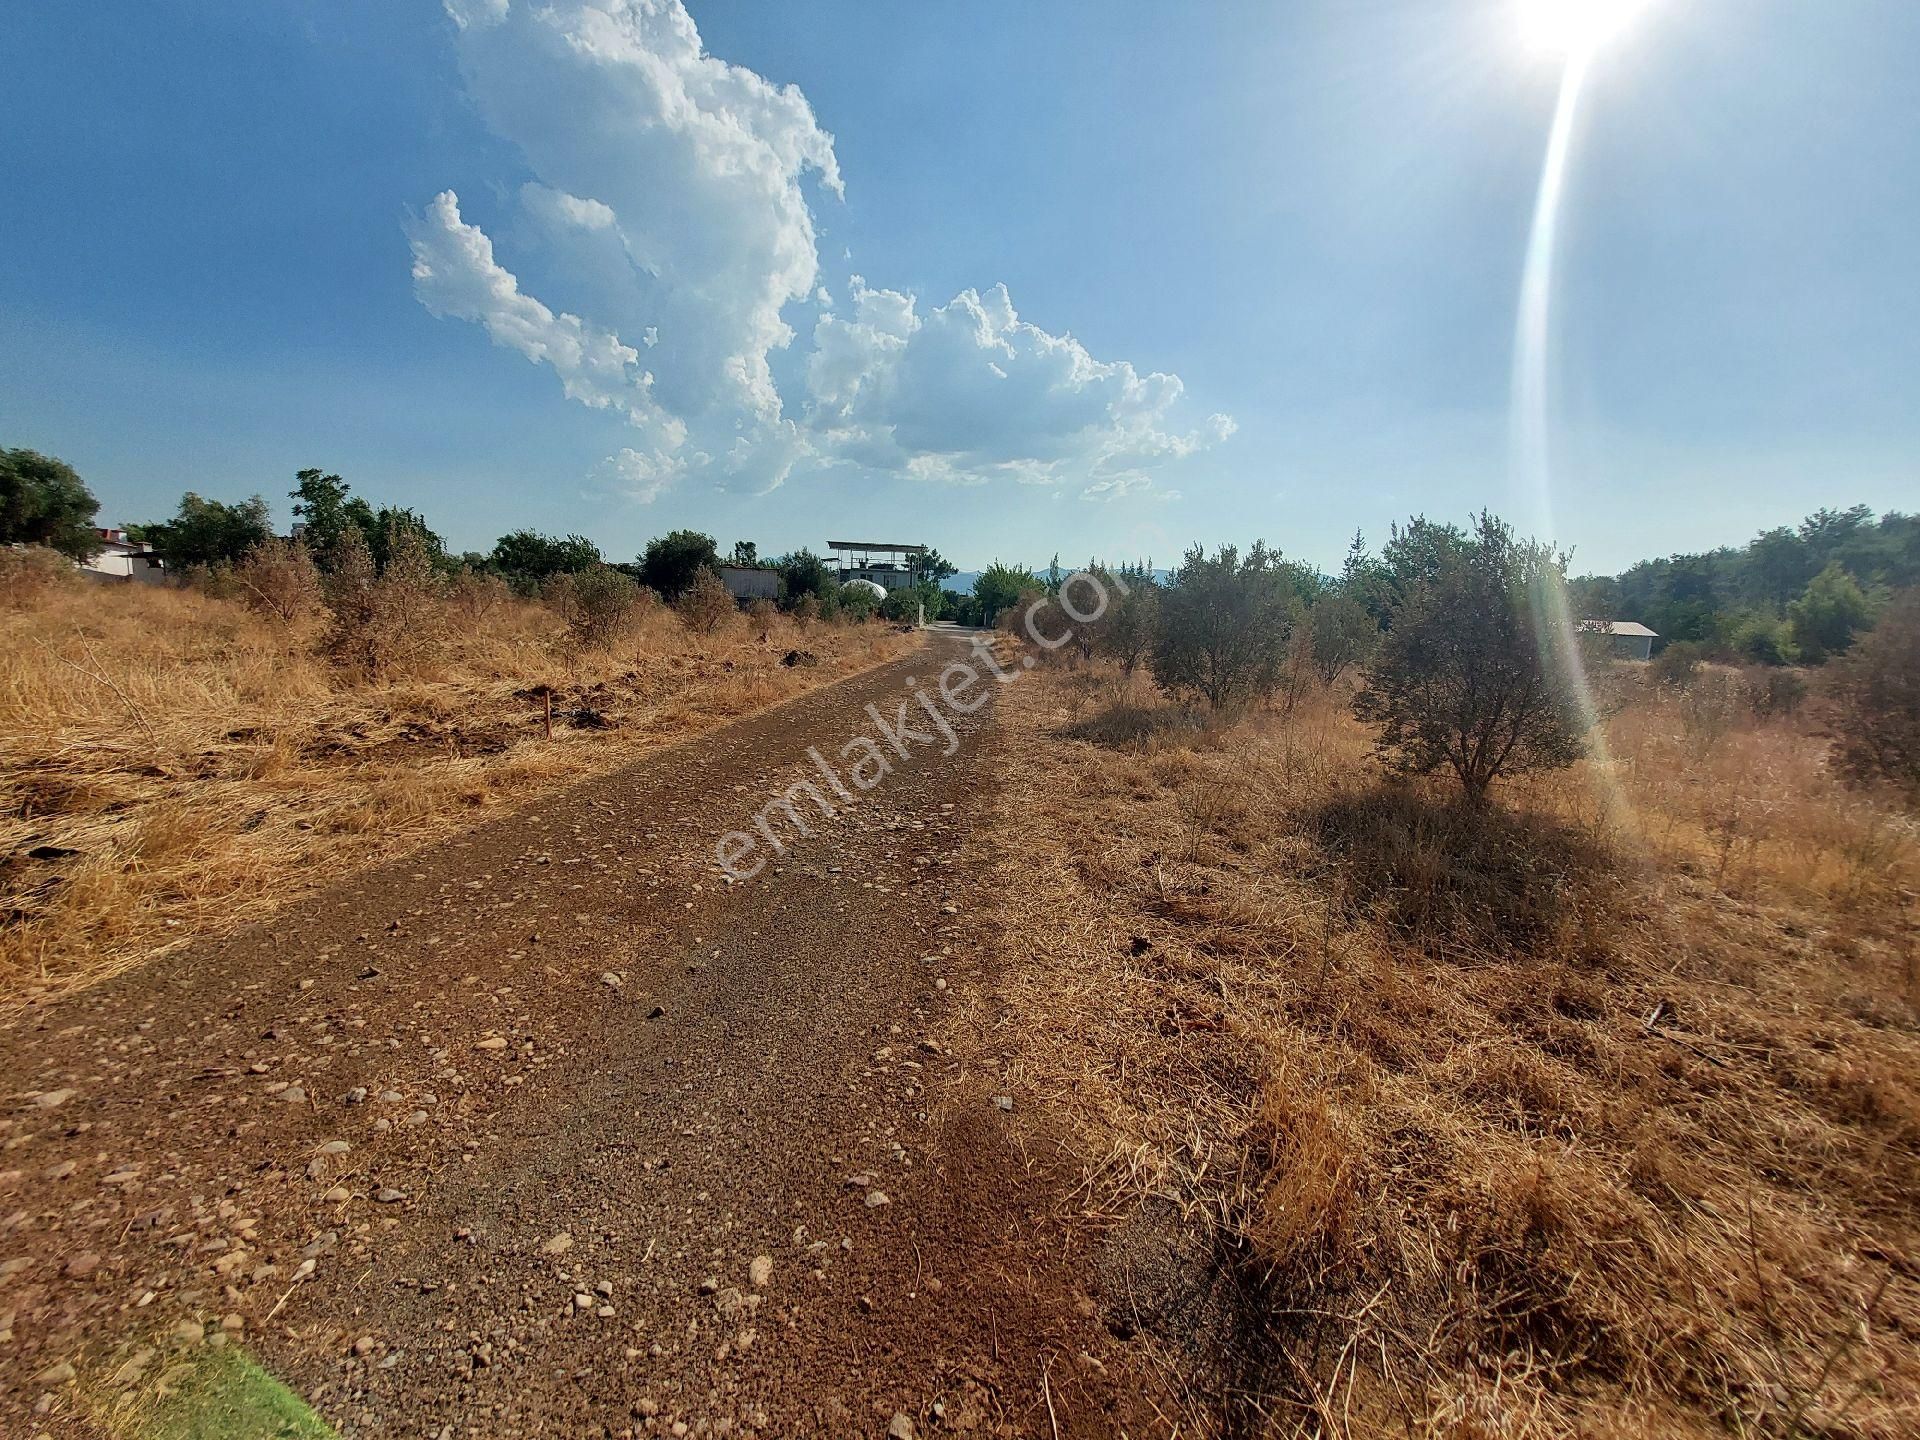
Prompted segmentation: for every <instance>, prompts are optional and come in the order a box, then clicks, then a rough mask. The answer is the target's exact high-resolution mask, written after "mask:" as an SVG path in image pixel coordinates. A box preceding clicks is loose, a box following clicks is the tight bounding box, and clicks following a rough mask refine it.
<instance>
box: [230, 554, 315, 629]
mask: <svg viewBox="0 0 1920 1440" xmlns="http://www.w3.org/2000/svg"><path fill="white" fill-rule="evenodd" d="M233 582H234V584H235V586H236V587H237V588H238V590H239V592H240V598H241V599H243V600H244V601H246V603H247V604H248V606H249V607H251V608H252V609H255V610H258V611H259V612H260V613H261V614H263V615H271V616H273V618H274V619H276V620H279V621H280V622H281V623H282V624H288V625H290V624H292V623H293V622H294V621H296V620H301V619H304V618H305V617H306V616H308V615H311V614H313V613H314V612H315V611H317V610H318V609H319V608H320V606H321V594H320V568H319V566H317V565H315V564H314V563H313V555H312V552H310V551H309V550H308V549H307V544H306V541H304V540H297V539H296V540H282V539H281V538H280V537H279V536H277V535H269V536H268V537H267V538H266V539H265V540H262V541H261V542H260V543H259V544H258V545H255V546H254V547H253V548H252V549H251V550H249V551H248V552H247V553H246V556H245V558H243V559H242V560H241V561H240V563H239V564H238V565H236V566H234V569H233Z"/></svg>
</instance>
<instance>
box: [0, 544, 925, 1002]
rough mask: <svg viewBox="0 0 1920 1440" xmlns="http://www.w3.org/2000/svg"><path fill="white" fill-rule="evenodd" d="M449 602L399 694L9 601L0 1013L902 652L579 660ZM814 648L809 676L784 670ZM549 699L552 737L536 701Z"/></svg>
mask: <svg viewBox="0 0 1920 1440" xmlns="http://www.w3.org/2000/svg"><path fill="white" fill-rule="evenodd" d="M460 597H461V592H460V591H459V590H458V589H456V590H455V591H454V592H453V598H451V599H449V600H447V601H444V602H439V603H438V604H437V605H436V607H435V612H434V613H432V614H428V615H424V616H423V617H422V620H423V622H424V623H426V624H427V625H428V628H429V629H431V630H432V632H433V633H434V634H435V636H436V637H437V638H436V640H435V643H434V644H433V645H432V646H430V647H428V648H427V649H426V650H425V651H424V653H422V654H421V655H419V656H416V657H414V658H413V659H412V660H411V662H410V663H409V665H408V666H407V667H406V669H405V670H404V671H403V672H402V673H401V674H399V675H398V676H396V677H393V678H389V679H385V680H383V681H381V682H380V683H377V684H376V683H367V682H364V681H356V680H353V679H352V678H350V677H348V676H346V675H344V674H342V673H341V672H339V671H337V670H336V669H335V668H334V667H332V666H331V665H329V664H328V662H327V661H326V660H325V659H323V658H320V655H319V652H318V647H317V645H316V640H317V636H318V631H319V628H320V625H321V619H320V618H318V617H316V618H314V619H311V620H307V621H300V622H295V623H293V624H285V623H281V622H279V621H277V620H274V619H272V618H269V617H267V616H263V615H262V614H260V613H256V611H254V610H252V609H249V608H247V607H246V606H244V605H242V604H241V603H240V602H239V601H238V600H233V599H220V598H214V597H212V596H209V595H206V594H202V593H199V592H197V591H194V590H190V589H149V588H146V587H134V586H119V587H94V586H89V585H85V584H82V583H80V582H78V581H73V582H71V583H57V582H49V583H41V584H37V585H21V586H18V587H14V588H11V589H10V590H9V593H8V595H7V596H6V597H5V598H4V599H0V856H4V857H5V858H4V860H0V916H4V923H3V924H0V1005H6V1006H14V1005H18V1004H21V1003H23V1002H29V1001H32V1000H35V999H37V998H44V997H46V996H47V995H49V994H52V993H56V992H59V991H62V990H66V989H71V988H74V987H77V986H82V985H85V984H87V983H89V982H90V981H93V980H96V979H98V978H100V977H102V976H105V975H108V974H111V973H113V972H114V971H116V970H118V969H122V968H124V967H126V966H127V965H130V964H133V963H137V962H139V961H141V960H143V959H145V958H147V957H149V956H151V955H153V954H155V953H156V952H157V951H159V950H161V949H163V948H164V947H167V946H168V945H170V944H176V943H181V942H183V941H185V940H186V939H189V938H197V937H199V936H203V935H207V934H212V933H217V932H219V931H222V930H226V929H229V928H231V927H233V926H235V925H237V924H240V923H243V922H246V921H248V920H252V919H258V918H260V917H262V916H264V915H266V914H269V913H271V912H272V911H273V910H274V909H276V908H277V907H279V906H281V905H283V904H285V903H286V902H287V900H288V899H289V898H290V897H292V896H293V895H296V894H298V893H300V892H302V891H303V890H304V889H306V888H308V887H310V886H312V885H313V884H315V883H317V882H320V881H323V880H333V879H337V878H338V877H339V876H340V874H341V873H342V872H343V871H344V870H345V869H347V868H349V867H352V866H356V865H361V864H365V863H367V862H370V861H373V860H376V859H380V858H385V857H390V856H393V855H396V854H400V853H403V852H405V851H407V850H409V849H411V848H413V847H416V846H418V845H420V844H421V843H422V842H424V841H426V840H427V839H429V838H431V837H432V836H434V835H436V834H439V833H442V832H444V831H445V830H447V829H448V828H450V827H452V826H456V825H459V824H463V823H469V822H470V821H471V820H472V818H473V817H474V816H475V815H476V814H478V813H480V812H482V811H484V810H485V809H486V808H487V807H488V806H491V805H495V804H498V803H501V802H503V801H508V800H515V799H524V798H526V797H528V796H531V795H534V794H537V793H538V792H539V791H541V790H543V789H547V788H551V787H554V786H559V785H564V784H566V783H568V782H570V781H575V780H578V779H581V778H582V777H585V776H588V775H591V774H593V773H595V772H598V771H604V770H607V769H611V768H613V767H616V766H618V765H621V764H623V763H625V762H627V761H629V760H631V759H633V758H634V757H635V756H636V755H638V754H639V753H641V752H643V751H645V750H647V749H648V748H650V747H654V746H658V745H661V744H664V743H667V742H670V741H672V740H675V739H678V738H681V737H684V736H687V735H691V734H696V733H699V732H700V731H703V730H708V729H711V728H713V727H714V726H716V725H721V724H724V723H726V722H727V721H729V720H732V719H734V718H736V717H738V716H741V715H745V714H748V713H751V712H752V711H755V710H759V709H761V708H763V707H765V706H768V705H772V704H774V703H777V702H778V701H781V700H784V699H787V698H788V697H790V696H793V695H796V694H798V693H800V692H801V691H803V690H806V689H809V688H812V687H813V686H816V685H819V684H823V683H825V682H827V681H830V680H833V679H837V678H839V677H841V676H843V675H846V674H849V673H851V672H853V671H855V670H859V669H863V668H866V667H868V666H871V665H875V664H878V663H880V662H882V661H884V660H887V659H890V658H892V657H894V656H896V655H898V654H901V653H902V652H903V651H904V650H905V649H907V648H910V647H911V646H912V645H914V644H915V643H917V641H916V640H915V638H914V637H912V636H911V635H904V634H901V633H899V632H898V631H896V630H894V629H892V628H891V627H888V626H883V625H879V624H869V625H849V626H839V625H828V624H819V623H816V624H812V625H809V626H807V627H806V628H805V629H804V630H802V629H801V628H800V627H798V626H796V625H795V624H794V622H793V621H791V620H789V619H787V618H785V617H783V616H778V615H771V616H765V617H761V618H749V617H748V616H746V615H736V616H730V617H728V618H727V619H726V620H725V621H724V622H723V623H722V624H721V625H720V626H719V628H718V629H717V630H715V631H713V632H712V633H710V634H709V633H694V632H693V631H692V630H690V629H689V628H688V627H687V626H686V625H684V624H683V623H682V621H681V620H680V618H679V617H678V616H677V615H676V614H675V613H674V612H673V611H671V610H668V609H666V608H664V607H660V606H654V607H651V608H649V609H644V610H643V611H642V612H641V613H639V615H638V616H637V618H635V619H634V621H633V622H632V623H631V624H630V625H628V626H627V627H626V628H624V629H623V630H622V632H621V633H620V634H619V635H618V636H617V637H616V638H615V639H614V640H613V641H612V643H610V644H608V645H606V646H605V647H604V648H595V649H586V650H582V649H580V648H578V647H577V646H576V645H574V644H573V643H572V642H571V641H570V639H569V637H568V632H567V628H566V626H565V625H563V624H562V623H561V622H560V620H559V619H558V618H556V617H555V615H554V614H553V613H552V612H551V611H549V610H548V609H546V608H544V607H542V606H540V605H537V604H533V603H530V602H525V601H519V600H514V599H511V598H507V597H504V596H503V595H500V594H498V593H492V592H482V593H481V594H479V595H478V596H468V597H467V598H466V600H465V602H464V603H463V602H462V600H461V598H460ZM793 649H803V650H805V651H808V652H811V653H812V654H813V655H814V656H815V657H817V662H818V663H817V664H812V665H795V666H786V665H783V664H782V663H781V661H782V658H783V657H784V656H785V654H786V653H787V652H788V651H789V650H793ZM542 687H551V689H552V691H553V692H554V693H553V706H554V719H553V734H552V738H551V739H549V738H548V737H547V734H546V729H547V720H546V698H545V694H544V691H543V690H542Z"/></svg>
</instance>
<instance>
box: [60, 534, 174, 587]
mask: <svg viewBox="0 0 1920 1440" xmlns="http://www.w3.org/2000/svg"><path fill="white" fill-rule="evenodd" d="M94 533H95V534H96V535H98V536H99V537H100V549H99V552H98V553H97V554H95V555H94V556H93V558H92V559H90V560H85V561H82V562H81V565H80V569H81V571H82V573H84V574H85V575H86V577H87V578H88V579H89V580H100V581H112V582H115V583H124V582H131V583H132V584H135V585H159V584H161V583H163V582H164V581H165V580H166V578H167V567H166V565H165V564H164V563H163V562H162V561H161V559H160V557H159V556H158V555H156V554H155V553H154V550H153V547H152V546H151V545H145V544H142V543H141V542H140V541H138V540H129V539H128V538H127V532H126V531H124V530H96V531H95V532H94Z"/></svg>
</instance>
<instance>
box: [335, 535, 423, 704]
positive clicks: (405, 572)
mask: <svg viewBox="0 0 1920 1440" xmlns="http://www.w3.org/2000/svg"><path fill="white" fill-rule="evenodd" d="M442 589H443V587H442V585H441V582H440V578H439V577H438V576H437V575H435V574H434V570H433V559H432V556H431V555H430V554H429V552H428V550H427V546H426V542H425V541H424V540H423V539H422V537H421V535H420V532H419V531H418V530H416V529H414V528H413V527H411V526H407V525H395V526H392V527H391V528H390V530H389V532H388V536H387V566H386V569H384V570H382V571H379V572H378V573H376V572H375V570H374V564H373V552H372V551H371V550H370V549H368V548H367V542H366V539H365V538H364V537H363V536H362V535H361V533H360V530H359V527H357V526H353V525H349V526H347V527H346V528H345V529H344V530H343V531H342V532H341V539H340V543H339V545H338V546H337V547H336V549H335V552H334V554H333V556H332V560H331V568H330V569H329V570H328V573H327V578H326V586H325V593H326V600H327V608H328V610H330V611H331V612H332V615H333V623H332V625H331V626H330V627H329V628H328V631H327V637H326V649H327V653H328V654H329V655H330V656H331V657H332V658H333V660H334V661H335V663H337V664H339V665H340V666H341V667H342V668H344V669H347V670H349V671H355V672H358V673H360V674H362V675H365V676H367V677H370V678H373V679H379V678H381V677H383V676H387V675H391V674H393V673H395V672H397V671H404V670H406V669H407V668H409V667H410V666H413V665H415V664H417V663H419V662H420V661H422V660H425V659H428V658H430V657H432V656H434V655H435V654H436V653H437V651H438V649H439V647H440V645H441V643H442V641H443V640H444V638H445V634H446V629H447V625H446V619H447V617H446V610H445V607H444V605H443V603H442Z"/></svg>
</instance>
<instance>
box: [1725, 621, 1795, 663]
mask: <svg viewBox="0 0 1920 1440" xmlns="http://www.w3.org/2000/svg"><path fill="white" fill-rule="evenodd" d="M1727 644H1728V646H1729V648H1731V649H1732V651H1733V653H1734V654H1735V655H1736V656H1738V657H1739V658H1740V659H1742V660H1745V661H1746V662H1747V663H1748V664H1751V665H1785V664H1787V663H1788V662H1789V661H1790V660H1791V659H1792V658H1793V635H1792V631H1791V630H1790V629H1789V627H1788V625H1787V622H1786V621H1784V620H1782V619H1780V618H1779V617H1778V616H1777V615H1763V614H1758V613H1754V614H1749V615H1744V616H1742V617H1741V618H1740V620H1739V622H1738V623H1737V624H1735V625H1734V627H1733V631H1732V634H1731V635H1730V636H1729V637H1728V640H1727Z"/></svg>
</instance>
